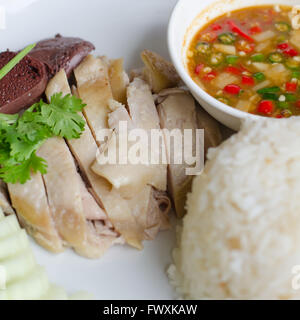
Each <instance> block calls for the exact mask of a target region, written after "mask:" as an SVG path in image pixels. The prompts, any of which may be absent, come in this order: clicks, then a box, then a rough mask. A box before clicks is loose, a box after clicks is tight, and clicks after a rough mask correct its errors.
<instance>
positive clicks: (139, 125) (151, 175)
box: [92, 78, 167, 198]
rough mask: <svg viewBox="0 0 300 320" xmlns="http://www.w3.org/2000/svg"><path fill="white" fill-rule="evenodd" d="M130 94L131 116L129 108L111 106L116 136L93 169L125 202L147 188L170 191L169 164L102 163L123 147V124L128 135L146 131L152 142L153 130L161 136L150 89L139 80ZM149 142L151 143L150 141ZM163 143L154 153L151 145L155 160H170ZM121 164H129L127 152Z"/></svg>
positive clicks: (116, 105) (109, 121) (111, 122)
mask: <svg viewBox="0 0 300 320" xmlns="http://www.w3.org/2000/svg"><path fill="white" fill-rule="evenodd" d="M127 94H128V108H129V112H130V114H129V113H128V111H127V110H126V107H125V106H123V105H120V104H118V103H114V102H113V101H111V103H110V106H111V109H112V110H113V111H112V112H111V113H110V114H109V115H108V124H109V128H110V129H112V130H113V132H114V135H113V136H112V137H111V139H110V140H109V141H108V143H107V145H106V146H105V150H104V151H103V152H102V153H100V155H99V156H98V157H97V160H96V161H95V162H94V164H93V167H92V169H93V171H94V172H95V173H97V174H98V175H100V176H102V177H104V178H105V179H107V180H108V181H109V182H110V183H111V184H112V185H113V186H114V188H116V189H117V190H118V191H119V192H120V194H121V195H122V196H123V197H124V198H132V197H133V196H134V195H135V194H136V193H137V192H139V190H141V189H142V188H143V187H144V186H145V185H147V184H148V185H151V186H153V187H155V188H156V189H157V190H161V191H166V189H167V174H166V173H167V165H166V164H156V165H152V164H150V163H149V161H148V159H146V160H147V162H148V163H147V164H130V163H128V164H110V163H109V164H102V163H103V162H104V161H101V156H103V154H104V153H108V154H113V152H111V151H112V150H109V149H110V148H111V149H113V148H115V147H116V146H117V147H118V146H119V145H118V141H119V139H120V132H119V122H120V121H126V122H127V125H128V134H130V132H131V130H132V129H143V130H144V132H145V133H147V137H146V138H148V137H150V134H151V132H150V130H151V129H156V130H158V132H160V125H159V117H158V114H157V110H156V107H155V104H154V100H153V97H152V94H151V91H150V89H149V86H148V85H147V84H146V83H145V82H144V81H143V80H141V79H138V78H136V79H134V81H133V82H131V83H130V85H129V87H128V90H127ZM160 133H161V132H160ZM123 134H124V132H123ZM161 134H162V133H161ZM147 140H148V142H150V139H147ZM158 142H160V141H158ZM161 142H162V143H160V144H158V145H157V146H155V147H154V148H153V150H151V145H150V143H149V149H148V150H147V151H148V155H150V152H151V151H153V152H155V153H156V154H155V155H154V156H156V157H157V159H158V161H159V160H160V158H166V150H165V145H164V143H163V141H161ZM120 143H121V144H122V145H125V144H126V145H127V149H128V150H129V149H130V147H132V145H133V144H134V143H131V144H130V143H129V142H127V141H124V142H123V141H120ZM143 146H144V144H143V143H141V148H142V147H143ZM107 149H108V150H107ZM104 160H105V159H104ZM120 160H124V161H126V160H127V150H126V152H125V157H124V159H119V161H120ZM158 163H159V162H158Z"/></svg>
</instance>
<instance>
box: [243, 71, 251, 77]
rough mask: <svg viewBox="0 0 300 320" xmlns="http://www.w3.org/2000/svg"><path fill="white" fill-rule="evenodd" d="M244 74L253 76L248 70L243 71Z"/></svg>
mask: <svg viewBox="0 0 300 320" xmlns="http://www.w3.org/2000/svg"><path fill="white" fill-rule="evenodd" d="M242 75H244V76H251V73H250V72H248V71H243V72H242Z"/></svg>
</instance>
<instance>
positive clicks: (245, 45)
mask: <svg viewBox="0 0 300 320" xmlns="http://www.w3.org/2000/svg"><path fill="white" fill-rule="evenodd" d="M236 48H237V49H238V51H244V52H246V53H250V52H252V51H253V50H254V48H255V44H254V43H250V42H248V41H246V40H240V41H238V43H237V45H236Z"/></svg>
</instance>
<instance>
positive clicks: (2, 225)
mask: <svg viewBox="0 0 300 320" xmlns="http://www.w3.org/2000/svg"><path fill="white" fill-rule="evenodd" d="M20 229H21V228H20V226H19V222H18V220H17V218H16V216H14V215H11V216H8V217H6V218H5V219H2V220H0V241H1V239H3V238H5V237H8V236H10V235H12V234H13V233H16V232H17V231H18V230H20Z"/></svg>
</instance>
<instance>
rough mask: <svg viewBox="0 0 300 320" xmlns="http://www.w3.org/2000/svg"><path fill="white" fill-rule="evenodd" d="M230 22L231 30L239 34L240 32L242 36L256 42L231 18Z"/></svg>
mask: <svg viewBox="0 0 300 320" xmlns="http://www.w3.org/2000/svg"><path fill="white" fill-rule="evenodd" d="M228 24H229V25H230V27H231V30H232V31H233V32H236V33H237V34H239V35H240V36H241V37H243V38H244V39H246V40H248V41H249V42H254V40H253V39H252V38H251V37H250V36H249V35H248V34H246V33H245V32H244V31H242V30H241V29H240V28H239V27H238V26H237V25H236V24H235V23H234V22H233V21H232V20H229V21H228Z"/></svg>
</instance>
